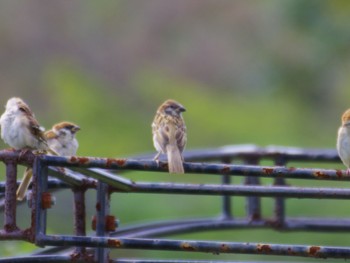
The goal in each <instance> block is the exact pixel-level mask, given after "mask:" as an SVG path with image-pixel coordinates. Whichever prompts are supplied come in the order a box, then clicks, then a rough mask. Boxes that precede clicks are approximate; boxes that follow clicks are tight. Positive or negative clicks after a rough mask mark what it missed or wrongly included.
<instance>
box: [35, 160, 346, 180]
mask: <svg viewBox="0 0 350 263" xmlns="http://www.w3.org/2000/svg"><path fill="white" fill-rule="evenodd" d="M39 158H41V159H42V161H43V162H44V163H46V164H48V165H52V166H67V167H73V166H77V167H85V168H88V167H95V168H104V169H116V170H138V171H154V172H168V165H167V163H166V162H156V161H151V160H143V161H141V160H135V159H113V158H94V157H77V156H73V157H59V156H49V155H44V156H40V157H39ZM184 168H185V172H186V173H194V174H202V173H206V174H218V175H224V174H227V175H242V176H246V175H249V176H258V177H268V178H275V177H284V178H294V179H319V180H337V181H349V180H350V175H347V174H346V171H345V170H329V169H328V170H327V169H306V168H293V167H289V168H287V167H273V166H253V165H232V164H231V165H229V164H214V163H184Z"/></svg>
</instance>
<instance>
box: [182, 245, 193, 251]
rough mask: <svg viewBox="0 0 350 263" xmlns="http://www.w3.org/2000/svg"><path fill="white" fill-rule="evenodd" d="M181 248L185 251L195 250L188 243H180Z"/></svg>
mask: <svg viewBox="0 0 350 263" xmlns="http://www.w3.org/2000/svg"><path fill="white" fill-rule="evenodd" d="M181 248H182V249H184V250H187V251H195V250H196V249H195V247H193V246H191V245H190V244H188V243H182V244H181Z"/></svg>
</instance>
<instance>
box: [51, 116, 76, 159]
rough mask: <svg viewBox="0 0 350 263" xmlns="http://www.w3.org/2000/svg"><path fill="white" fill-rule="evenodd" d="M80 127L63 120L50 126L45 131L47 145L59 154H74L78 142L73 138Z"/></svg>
mask: <svg viewBox="0 0 350 263" xmlns="http://www.w3.org/2000/svg"><path fill="white" fill-rule="evenodd" d="M78 131H80V127H79V126H78V125H76V124H74V123H72V122H67V121H63V122H60V123H57V124H55V125H53V126H52V128H51V130H49V131H47V132H45V139H46V140H47V143H48V145H49V147H50V148H51V149H52V150H54V151H55V152H56V153H57V154H58V155H60V156H73V155H76V153H77V150H78V147H79V143H78V140H77V139H76V138H75V135H76V133H77V132H78Z"/></svg>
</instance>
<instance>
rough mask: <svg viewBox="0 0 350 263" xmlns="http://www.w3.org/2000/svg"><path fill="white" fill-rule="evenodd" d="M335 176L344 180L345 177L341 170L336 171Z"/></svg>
mask: <svg viewBox="0 0 350 263" xmlns="http://www.w3.org/2000/svg"><path fill="white" fill-rule="evenodd" d="M335 174H336V175H337V177H338V178H342V177H343V172H342V171H341V170H336V171H335Z"/></svg>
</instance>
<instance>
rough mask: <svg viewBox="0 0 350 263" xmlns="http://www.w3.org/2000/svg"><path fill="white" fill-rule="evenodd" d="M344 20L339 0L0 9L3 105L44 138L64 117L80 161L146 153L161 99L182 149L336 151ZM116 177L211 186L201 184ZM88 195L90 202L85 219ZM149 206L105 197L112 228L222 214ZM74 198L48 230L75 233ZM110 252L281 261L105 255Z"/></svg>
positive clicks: (302, 238)
mask: <svg viewBox="0 0 350 263" xmlns="http://www.w3.org/2000/svg"><path fill="white" fill-rule="evenodd" d="M349 23H350V1H346V0H329V1H327V0H324V1H319V0H307V1H304V0H282V1H281V0H265V1H258V0H236V1H229V0H215V1H214V0H177V1H173V0H148V1H137V0H120V1H106V0H104V1H102V0H101V1H83V0H79V1H37V0H32V1H10V0H7V1H1V3H0V60H1V62H2V63H1V64H0V87H1V88H0V90H1V93H0V94H1V96H0V104H2V105H5V103H6V101H7V99H8V98H10V97H12V96H19V97H22V98H23V99H24V100H25V101H26V102H27V103H28V104H29V105H30V107H31V108H32V110H33V111H34V112H35V114H36V117H37V119H38V120H39V122H40V123H41V125H43V126H44V127H45V128H46V129H49V128H50V127H51V125H52V124H54V123H56V122H58V121H61V120H69V121H73V122H75V123H77V124H79V125H80V126H81V128H82V130H81V132H79V134H78V139H79V142H80V148H79V155H87V156H102V157H128V156H132V155H136V154H140V153H145V152H154V149H153V145H152V140H151V129H150V125H151V122H152V119H153V116H154V113H155V110H156V108H157V107H158V106H159V104H161V103H162V102H163V101H164V100H165V99H168V98H172V99H176V100H178V101H179V102H181V103H182V104H183V105H184V106H185V107H186V108H187V112H186V113H185V114H184V117H185V121H186V124H187V128H188V144H187V149H197V148H202V147H203V148H205V147H218V146H223V145H227V144H246V143H251V144H257V145H259V146H265V145H270V144H274V145H284V146H298V147H319V148H334V147H335V140H336V131H337V128H338V126H339V125H340V116H341V114H342V112H343V111H344V110H346V109H347V108H348V107H350V101H349V98H350V88H349V86H350V74H349V69H350V27H349ZM1 146H2V147H6V146H5V145H4V144H1ZM293 165H297V166H298V165H299V166H306V165H305V164H293ZM308 166H312V167H316V166H320V165H319V164H308ZM322 167H329V168H342V167H343V166H342V165H341V164H339V165H338V164H336V165H329V166H325V165H323V166H322ZM1 168H2V175H1V176H3V171H4V169H3V167H1ZM126 176H128V177H130V178H132V179H134V180H136V179H142V180H157V181H159V180H162V181H169V180H172V181H177V180H178V181H185V182H199V181H200V182H210V183H213V182H218V179H217V178H215V179H213V178H211V177H208V176H203V177H201V178H199V177H198V176H190V175H189V176H187V175H186V176H185V177H180V178H179V177H172V176H171V177H169V175H167V174H156V175H154V174H151V173H129V174H127V175H126ZM2 178H3V177H2ZM264 182H265V183H271V182H269V181H264ZM235 183H240V179H238V180H235ZM306 183H308V184H309V185H316V184H315V182H306ZM320 185H321V184H320ZM322 185H323V186H327V185H330V184H329V183H326V184H325V183H323V184H322ZM332 185H335V186H345V185H346V184H345V183H342V184H339V185H338V184H335V183H333V184H332ZM67 193H69V194H67ZM94 195H95V193H94V192H93V191H92V192H91V193H90V192H89V193H88V195H87V197H88V198H89V200H91V203H90V204H91V205H90V206H89V207H88V212H89V213H88V218H90V217H91V216H92V214H93V209H94V200H93V199H94V197H95V196H94ZM159 197H160V196H157V195H154V196H153V195H150V196H144V195H131V194H128V195H126V194H115V195H113V196H112V198H113V200H112V205H113V207H112V211H113V214H115V215H116V216H117V217H118V218H120V219H121V224H122V225H126V224H128V223H132V222H143V221H152V220H155V219H172V218H176V217H178V216H182V217H186V218H187V217H196V216H207V215H217V214H218V213H219V212H218V211H219V205H220V204H219V201H220V199H219V198H218V197H210V198H209V197H204V198H203V197H188V196H176V198H173V197H171V196H169V198H159ZM70 200H71V194H70V192H66V193H64V194H58V204H57V206H56V207H55V208H54V209H53V210H52V211H50V212H51V214H50V216H49V228H50V232H52V233H72V222H70V221H69V220H67V218H70V217H71V216H72V211H71V210H69V211H67V205H65V204H66V203H67V202H68V203H69V202H70ZM183 203H185V204H186V205H183ZM140 204H141V205H140ZM203 204H205V205H203ZM272 204H273V202H272V200H270V199H266V200H264V202H263V208H264V213H265V215H266V216H270V215H271V213H272V210H273V208H272ZM288 205H289V206H288V209H287V212H288V214H289V215H294V216H297V215H299V216H300V215H309V216H321V215H322V216H330V217H337V216H348V214H349V213H347V210H348V209H344V207H347V205H348V203H345V201H336V202H335V201H325V200H303V201H300V200H290V201H288ZM234 208H235V215H238V216H243V215H244V199H243V198H235V199H234ZM18 214H19V220H21V223H20V225H21V226H23V227H25V226H27V225H28V218H29V217H28V216H29V209H27V208H26V207H24V206H22V207H20V208H19V209H18ZM62 218H64V219H65V221H67V223H65V224H64V225H62ZM1 220H2V219H1ZM1 220H0V221H1ZM68 221H69V222H68ZM347 236H348V234H340V233H332V234H329V233H323V234H317V233H305V232H300V233H276V232H274V231H271V230H259V231H258V230H235V231H220V232H216V233H213V232H209V233H195V234H191V235H181V236H176V238H188V239H215V240H230V241H247V242H248V241H249V242H272V243H300V244H306V243H307V244H309V243H313V244H318V245H323V244H324V245H345V246H350V241H349V239H348V238H347ZM1 243H2V244H1V246H0V255H2V256H10V255H18V254H25V253H29V252H30V251H31V250H32V249H33V246H32V245H29V244H27V243H22V242H1ZM120 255H122V256H126V257H133V256H135V257H136V256H149V257H151V256H157V257H160V258H177V257H182V256H184V257H191V258H201V259H203V258H207V259H211V258H212V259H227V260H241V259H242V260H259V259H271V260H280V261H281V260H282V258H278V257H271V258H269V257H259V256H245V255H220V256H219V257H218V256H217V255H210V254H209V255H208V254H199V255H197V254H192V253H169V252H159V251H148V252H141V251H138V252H137V253H136V252H132V251H117V252H114V253H113V256H116V257H117V256H120ZM283 260H294V259H293V258H287V259H283ZM310 261H313V262H317V261H318V260H312V259H311V260H310Z"/></svg>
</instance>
